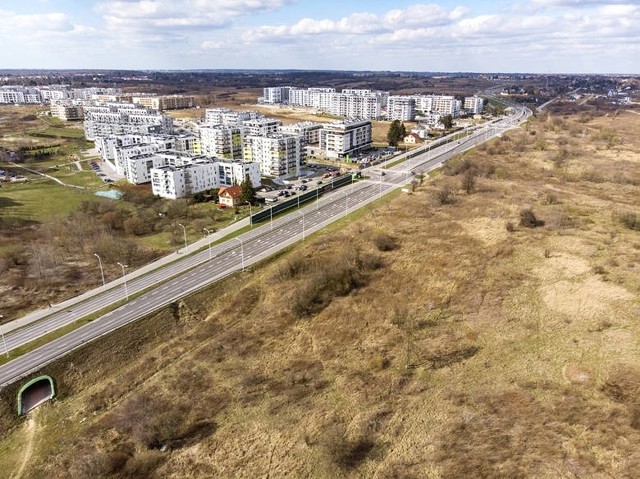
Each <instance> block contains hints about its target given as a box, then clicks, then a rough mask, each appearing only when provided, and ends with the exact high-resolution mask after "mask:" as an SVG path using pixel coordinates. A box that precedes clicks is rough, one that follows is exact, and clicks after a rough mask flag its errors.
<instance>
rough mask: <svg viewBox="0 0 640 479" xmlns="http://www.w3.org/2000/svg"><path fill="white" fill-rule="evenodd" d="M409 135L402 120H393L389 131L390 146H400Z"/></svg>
mask: <svg viewBox="0 0 640 479" xmlns="http://www.w3.org/2000/svg"><path fill="white" fill-rule="evenodd" d="M405 136H407V129H406V128H405V126H404V123H402V122H401V121H400V120H393V121H392V122H391V125H389V131H388V132H387V141H388V142H389V146H398V143H400V142H401V141H402V140H403V139H404V137H405Z"/></svg>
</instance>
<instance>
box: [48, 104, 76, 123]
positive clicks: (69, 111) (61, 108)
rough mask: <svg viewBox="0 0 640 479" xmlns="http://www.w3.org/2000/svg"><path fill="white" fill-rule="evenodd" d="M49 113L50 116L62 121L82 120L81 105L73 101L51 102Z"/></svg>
mask: <svg viewBox="0 0 640 479" xmlns="http://www.w3.org/2000/svg"><path fill="white" fill-rule="evenodd" d="M49 111H50V112H51V116H55V117H56V118H59V119H61V120H64V121H71V120H82V119H83V118H84V109H83V107H82V105H81V104H80V103H79V102H77V101H75V102H74V101H73V100H51V104H50V105H49Z"/></svg>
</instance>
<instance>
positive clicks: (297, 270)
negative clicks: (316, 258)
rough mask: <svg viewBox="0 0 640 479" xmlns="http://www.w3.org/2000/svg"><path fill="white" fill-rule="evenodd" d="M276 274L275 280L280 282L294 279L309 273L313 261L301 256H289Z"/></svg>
mask: <svg viewBox="0 0 640 479" xmlns="http://www.w3.org/2000/svg"><path fill="white" fill-rule="evenodd" d="M281 263H282V264H280V265H279V266H278V268H277V269H276V271H275V273H274V278H275V279H277V280H279V281H285V280H287V279H294V278H298V277H300V276H302V275H303V274H305V273H307V272H308V271H309V270H310V268H311V267H312V263H313V260H311V259H309V258H305V257H304V256H303V255H301V254H297V253H296V254H293V255H289V256H288V257H287V259H286V260H285V261H282V262H281Z"/></svg>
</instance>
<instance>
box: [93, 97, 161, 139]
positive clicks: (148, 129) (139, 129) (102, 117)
mask: <svg viewBox="0 0 640 479" xmlns="http://www.w3.org/2000/svg"><path fill="white" fill-rule="evenodd" d="M84 118H85V121H84V133H85V137H86V138H87V140H94V139H95V138H96V137H98V136H110V135H121V134H126V133H142V134H150V133H155V134H171V133H173V120H172V118H171V117H168V116H165V115H163V114H161V113H159V112H158V111H156V110H147V109H145V108H141V107H139V106H137V105H133V104H128V103H122V104H111V105H106V106H94V107H85V108H84Z"/></svg>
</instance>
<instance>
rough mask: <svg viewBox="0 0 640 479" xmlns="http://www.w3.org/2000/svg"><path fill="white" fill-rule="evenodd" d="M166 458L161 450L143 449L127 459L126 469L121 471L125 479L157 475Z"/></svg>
mask: <svg viewBox="0 0 640 479" xmlns="http://www.w3.org/2000/svg"><path fill="white" fill-rule="evenodd" d="M164 459H165V454H163V453H161V452H159V451H141V452H139V453H137V454H136V455H135V456H133V457H132V458H131V459H129V460H128V461H127V464H126V466H125V469H124V471H122V473H121V477H123V478H125V479H127V478H131V479H134V478H141V477H146V478H153V477H156V476H155V471H156V469H157V468H158V467H159V466H160V464H161V463H162V462H163V461H164ZM88 477H90V476H88Z"/></svg>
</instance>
